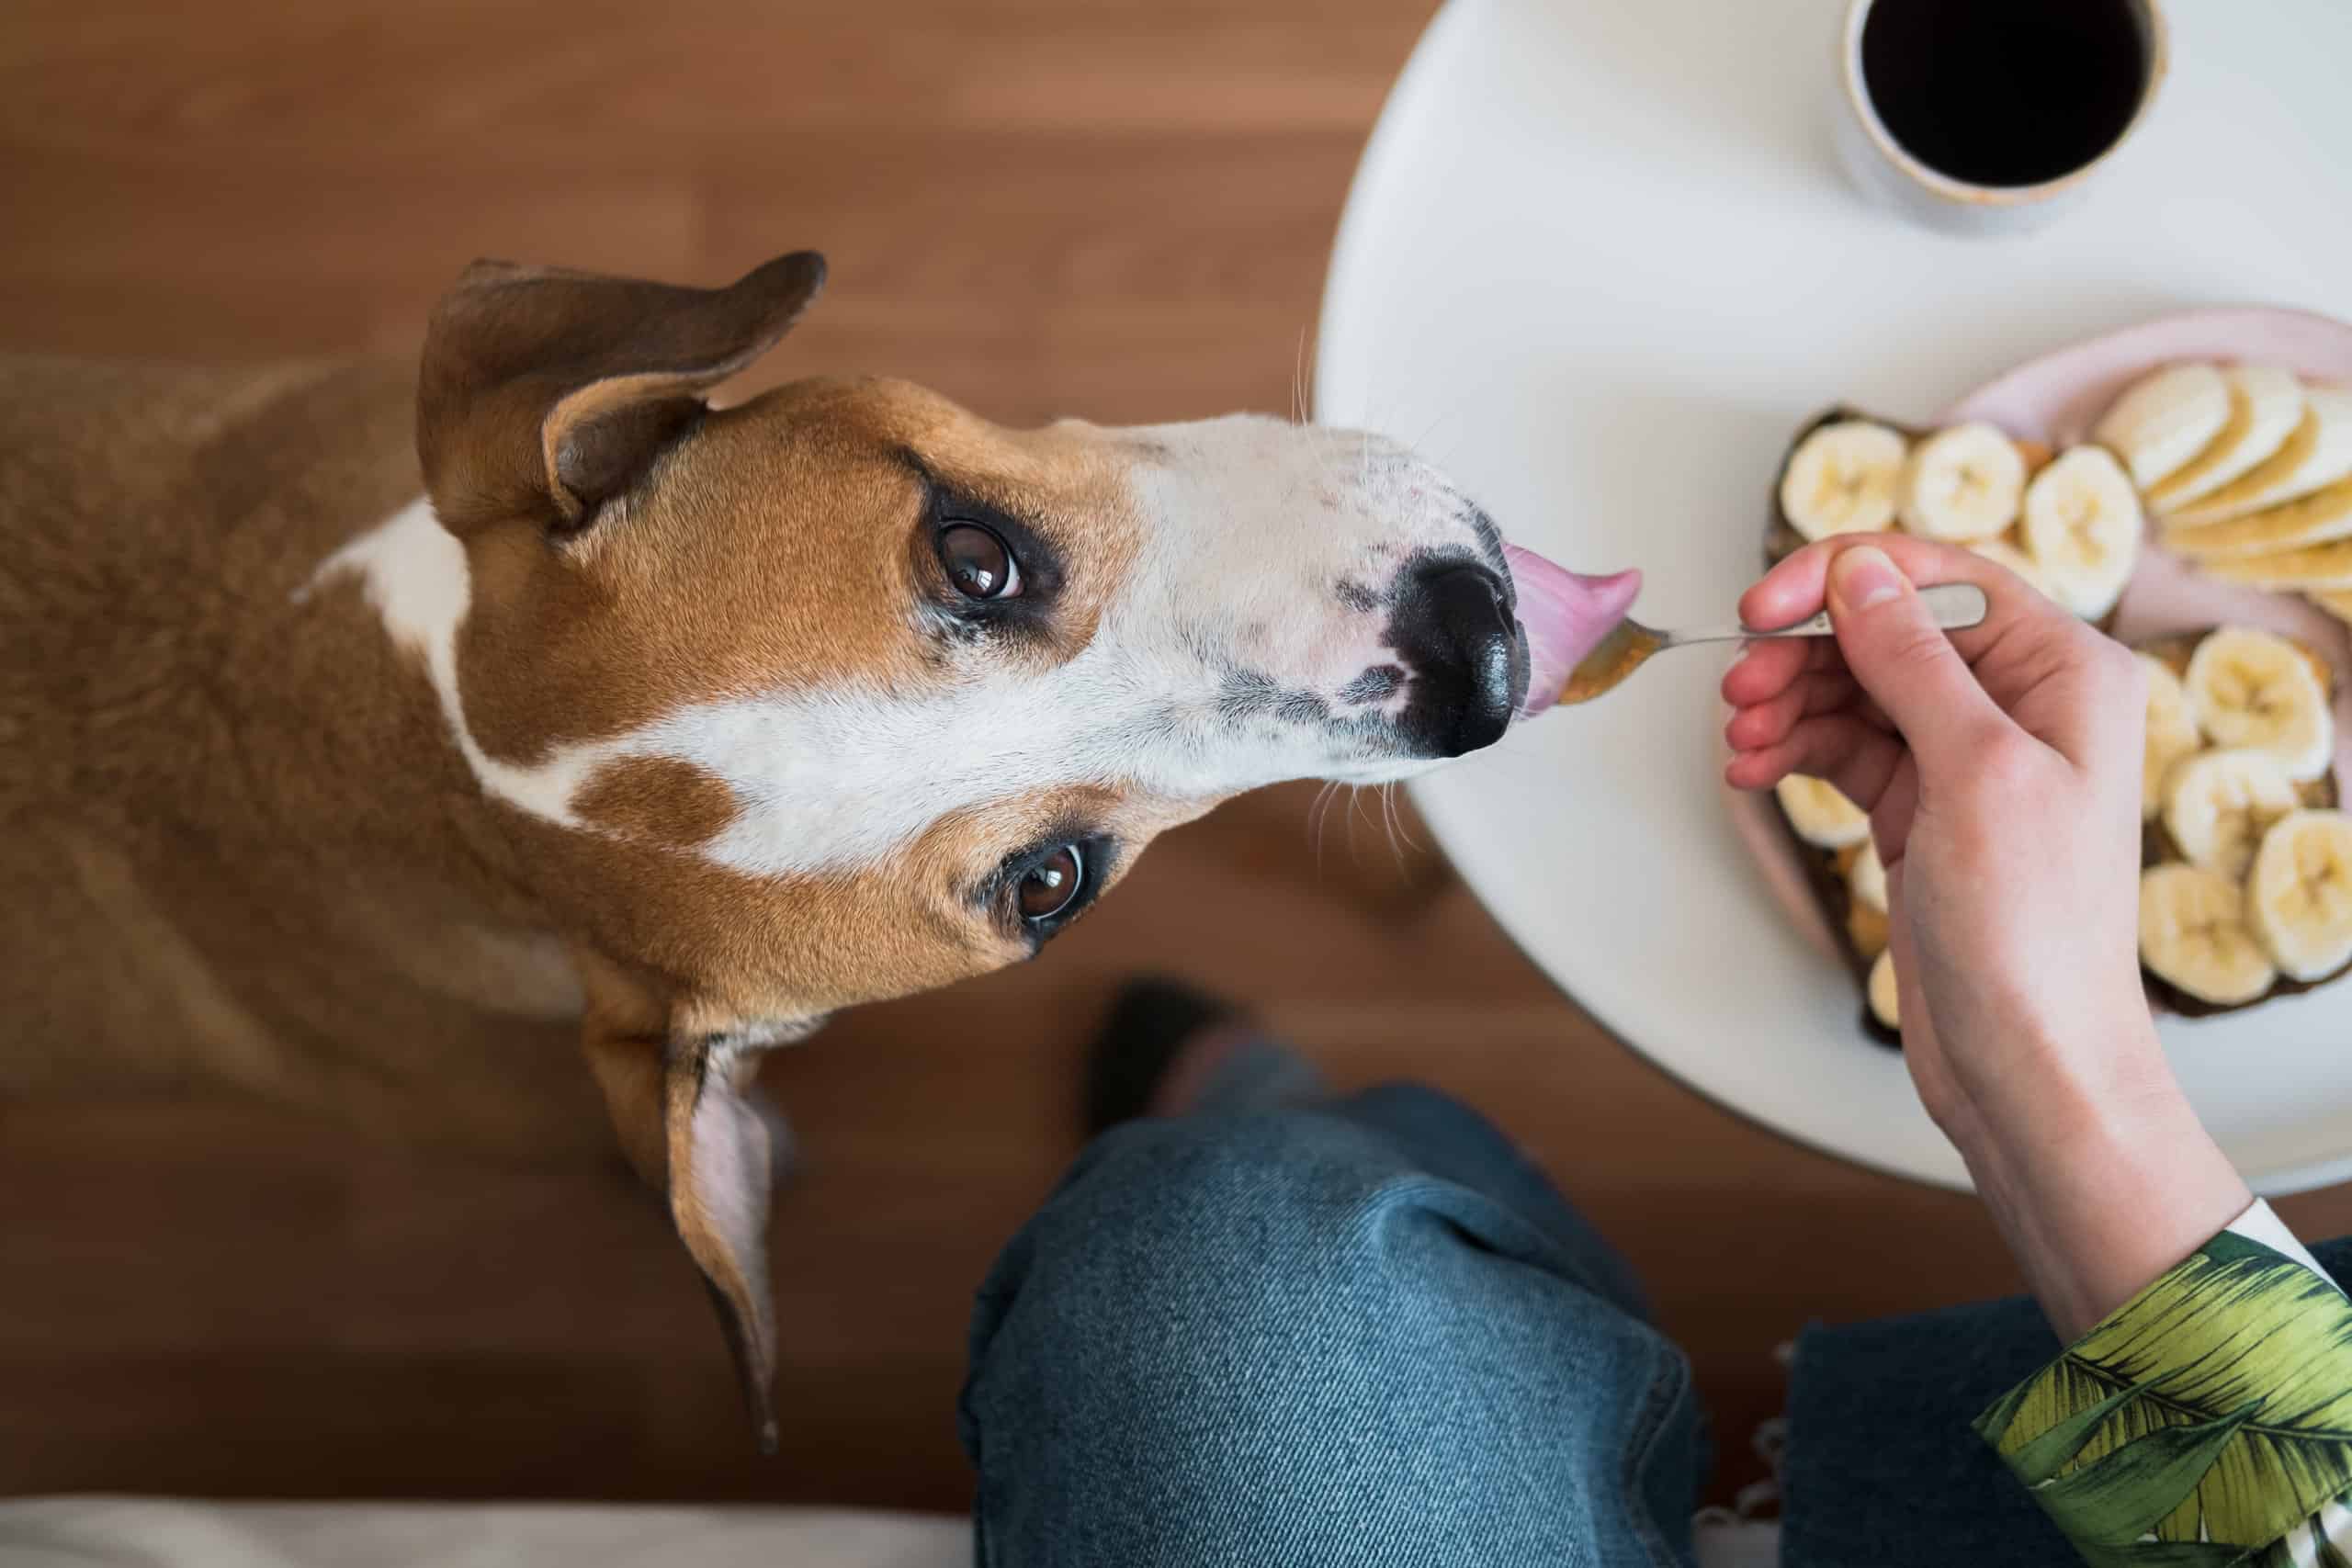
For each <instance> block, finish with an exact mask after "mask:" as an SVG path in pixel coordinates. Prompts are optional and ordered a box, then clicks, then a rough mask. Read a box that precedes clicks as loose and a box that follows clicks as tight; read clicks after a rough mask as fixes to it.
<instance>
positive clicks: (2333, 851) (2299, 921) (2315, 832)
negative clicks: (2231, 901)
mask: <svg viewBox="0 0 2352 1568" xmlns="http://www.w3.org/2000/svg"><path fill="white" fill-rule="evenodd" d="M2245 902H2246V916H2247V919H2248V920H2249V921H2250V922H2251V924H2252V925H2253V927H2254V932H2255V934H2256V936H2257V937H2259V938H2260V939H2261V941H2262V946H2263V950H2264V951H2265V952H2266V953H2268V954H2269V955H2270V959H2271V961H2272V962H2273V963H2275V964H2278V968H2279V969H2280V971H2281V972H2283V973H2284V974H2285V975H2286V976H2288V977H2289V978H2290V979H2295V980H2303V981H2311V980H2324V979H2326V978H2327V977H2328V976H2331V975H2333V974H2335V972H2336V971H2337V970H2339V969H2341V968H2343V967H2344V966H2345V965H2346V964H2352V816H2347V815H2346V814H2345V813H2344V812H2341V811H2290V812H2289V813H2288V814H2287V815H2286V816H2284V817H2281V818H2279V819H2278V821H2277V822H2275V823H2273V824H2272V825H2271V828H2270V831H2269V832H2267V833H2266V834H2264V835H2263V837H2262V848H2261V850H2260V852H2258V853H2256V855H2255V857H2254V872H2253V874H2252V875H2251V876H2249V877H2248V878H2247V880H2246V887H2245Z"/></svg>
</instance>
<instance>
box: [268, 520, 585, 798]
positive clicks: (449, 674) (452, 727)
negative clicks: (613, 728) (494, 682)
mask: <svg viewBox="0 0 2352 1568" xmlns="http://www.w3.org/2000/svg"><path fill="white" fill-rule="evenodd" d="M350 573H356V574H357V575H358V577H359V579H360V581H361V582H362V583H363V585H364V588H365V592H366V593H367V595H368V604H372V605H374V606H375V609H376V613H377V615H379V616H381V617H382V619H383V623H384V631H385V633H386V635H388V636H389V637H390V638H391V639H392V642H393V644H394V646H396V647H399V648H404V649H408V650H409V651H411V652H413V653H414V654H416V655H417V656H418V657H420V658H422V659H423V660H424V668H425V672H426V673H427V674H428V675H430V676H431V677H432V680H433V690H434V692H435V694H436V695H438V696H439V698H440V699H441V716H442V717H443V718H444V719H446V720H447V721H448V725H449V733H450V736H451V738H452V739H455V740H456V741H457V743H458V750H459V751H461V752H463V753H464V755H465V759H466V765H467V766H468V767H469V768H471V769H472V770H473V774H474V777H475V778H476V779H477V780H479V781H480V782H481V786H482V788H483V789H484V790H485V791H486V792H488V793H489V794H492V795H496V796H498V797H499V798H500V799H501V800H504V801H507V802H509V803H511V804H513V805H515V806H518V807H522V808H523V809H524V810H526V811H527V812H529V813H531V814H532V815H533V816H535V817H543V818H547V819H548V821H550V822H557V823H560V824H562V825H563V826H565V827H567V828H576V827H578V826H579V825H580V819H579V818H577V817H576V816H574V815H573V814H572V811H571V795H572V792H573V791H574V790H576V789H578V788H579V787H580V784H581V783H582V780H584V779H585V778H586V777H587V776H588V769H589V768H591V767H593V766H594V759H591V758H586V757H584V756H581V755H578V754H576V753H570V752H566V753H559V754H558V755H556V756H554V757H551V758H549V759H548V761H547V762H545V763H544V764H542V765H540V766H538V767H533V768H525V767H516V766H515V764H513V763H511V762H502V761H499V760H498V759H497V758H495V757H492V756H491V755H490V754H489V753H488V752H486V751H484V750H482V749H481V746H480V745H478V744H477V743H476V742H475V740H474V738H473V732H472V731H470V730H469V729H468V728H466V710H465V704H464V702H463V701H462V700H461V699H460V698H459V696H458V627H459V626H462V625H464V624H465V619H466V611H467V610H468V609H469V607H470V606H471V605H472V603H473V577H472V574H471V572H470V571H469V570H468V569H467V566H466V547H464V546H463V545H461V544H459V543H458V538H457V536H456V535H454V534H452V533H450V532H449V530H447V528H444V527H443V526H441V521H440V519H439V518H437V517H435V515H434V514H433V503H432V502H429V501H425V500H423V499H419V500H417V501H413V502H410V503H409V504H408V505H406V506H404V507H402V508H401V509H400V510H399V511H398V512H395V513H392V515H391V516H390V518H389V519H388V520H386V521H385V522H383V523H381V524H379V525H377V526H376V527H374V528H371V529H369V530H368V532H367V533H365V534H362V535H360V536H359V537H357V538H356V539H354V540H352V541H351V542H350V543H349V544H347V545H345V546H344V547H343V548H341V549H339V550H337V551H336V552H335V553H334V554H333V555H331V556H329V557H328V558H326V559H325V560H323V561H322V562H321V563H320V564H319V569H318V570H317V571H316V572H315V573H314V574H312V576H311V582H310V584H309V585H308V586H306V587H305V588H304V590H303V592H304V593H305V594H306V595H307V594H308V593H309V592H310V591H311V588H315V587H317V586H318V585H320V584H322V583H325V582H328V581H333V580H334V579H335V578H337V577H341V576H344V575H346V574H350ZM583 750H584V749H583Z"/></svg>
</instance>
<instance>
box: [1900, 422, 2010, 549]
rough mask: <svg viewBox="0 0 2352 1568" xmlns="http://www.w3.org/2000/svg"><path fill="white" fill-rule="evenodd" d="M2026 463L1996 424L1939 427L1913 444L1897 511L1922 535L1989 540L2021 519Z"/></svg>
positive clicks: (1905, 521) (1954, 540)
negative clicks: (1940, 428) (1943, 428)
mask: <svg viewBox="0 0 2352 1568" xmlns="http://www.w3.org/2000/svg"><path fill="white" fill-rule="evenodd" d="M2025 468H2026V464H2025V454H2024V453H2022V452H2020V451H2018V445H2017V443H2016V442H2014V441H2012V440H2010V439H2009V438H2008V436H2007V434H2005V433H2004V432H2003V431H2001V430H2000V429H1998V428H1997V427H1996V426H1994V425H1990V424H1985V423H1982V422H1978V423H1971V424H1955V425H1953V426H1951V428H1950V429H1947V430H1939V431H1937V432H1936V433H1935V434H1933V435H1930V436H1928V438H1927V439H1926V440H1925V441H1922V442H1920V443H1919V445H1918V446H1915V447H1913V448H1912V449H1911V460H1910V462H1909V464H1908V465H1907V466H1906V467H1905V470H1904V475H1903V499H1902V504H1901V505H1900V506H1899V507H1898V508H1897V515H1898V516H1899V517H1900V518H1901V520H1902V523H1903V526H1904V528H1905V530H1907V531H1908V532H1910V533H1914V534H1917V535H1918V536H1920V537H1922V538H1927V539H1944V540H1948V541H1951V542H1955V543H1958V542H1963V541H1966V540H1970V539H1989V538H1991V537H1993V536H1995V535H1996V534H2001V533H2005V532H2007V529H2008V526H2009V525H2010V524H2011V523H2014V522H2016V521H2017V515H2018V503H2019V502H2021V501H2022V500H2023V498H2024V496H2025Z"/></svg>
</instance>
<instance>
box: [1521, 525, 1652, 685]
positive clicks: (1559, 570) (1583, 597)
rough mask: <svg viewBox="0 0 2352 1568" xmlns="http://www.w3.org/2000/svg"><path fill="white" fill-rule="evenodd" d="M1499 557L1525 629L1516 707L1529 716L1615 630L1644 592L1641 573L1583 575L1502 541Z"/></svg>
mask: <svg viewBox="0 0 2352 1568" xmlns="http://www.w3.org/2000/svg"><path fill="white" fill-rule="evenodd" d="M1503 558H1504V559H1505V560H1507V561H1509V562H1510V578H1511V581H1512V583H1513V584H1514V585H1515V586H1516V587H1517V588H1518V590H1519V622H1520V625H1521V626H1524V627H1526V628H1527V700H1526V701H1525V702H1523V703H1521V705H1520V709H1519V711H1520V712H1521V714H1522V715H1525V716H1528V717H1531V718H1532V717H1533V716H1535V715H1537V714H1539V713H1542V712H1543V711H1544V709H1545V708H1548V707H1550V706H1551V705H1553V704H1554V703H1555V702H1558V701H1559V700H1560V689H1561V688H1562V687H1563V686H1566V684H1567V683H1568V671H1572V670H1574V669H1575V668H1576V667H1577V663H1578V661H1579V660H1582V659H1583V658H1584V656H1585V655H1586V654H1588V653H1590V652H1591V651H1592V650H1593V649H1595V648H1597V647H1599V646H1600V639H1601V638H1602V637H1607V636H1608V635H1609V634H1610V633H1611V632H1612V631H1614V630H1616V629H1617V623H1618V622H1620V621H1622V620H1623V619H1624V618H1625V612H1626V611H1627V610H1629V609H1631V608H1633V604H1634V594H1636V593H1639V592H1641V591H1642V574H1641V573H1640V572H1638V571H1621V572H1619V573H1617V574H1616V575H1615V576H1614V577H1584V576H1580V575H1578V574H1577V573H1576V572H1573V571H1570V570H1567V568H1566V567H1562V566H1555V565H1553V564H1552V563H1551V562H1550V561H1548V560H1545V559H1544V558H1543V557H1542V556H1539V555H1537V554H1536V553H1535V552H1534V551H1533V550H1522V549H1521V548H1520V547H1518V546H1517V545H1505V546H1504V547H1503Z"/></svg>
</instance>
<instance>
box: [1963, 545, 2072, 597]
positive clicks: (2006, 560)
mask: <svg viewBox="0 0 2352 1568" xmlns="http://www.w3.org/2000/svg"><path fill="white" fill-rule="evenodd" d="M1968 547H1969V548H1970V549H1971V550H1973V551H1974V552H1975V553H1976V554H1978V555H1980V556H1983V557H1984V558H1985V559H1986V560H1989V561H1994V562H1996V563H1997V564H1999V565H2001V566H2005V567H2007V568H2008V570H2011V571H2013V572H2015V573H2016V574H2017V575H2018V577H2020V578H2023V579H2024V580H2025V585H2026V586H2027V587H2028V588H2030V589H2032V590H2033V591H2034V592H2036V593H2039V594H2041V596H2042V597H2043V598H2044V599H2054V598H2056V597H2057V595H2056V594H2054V593H2052V592H2050V579H2049V578H2048V577H2047V576H2045V575H2044V574H2043V572H2042V570H2041V563H2040V562H2038V561H2036V560H2035V559H2034V558H2032V557H2031V556H2030V555H2028V554H2026V553H2025V552H2024V551H2023V550H2021V549H2019V548H2018V547H2017V546H2015V545H2013V544H2011V543H2010V542H2009V539H2008V536H2007V535H2003V536H2000V537H1999V538H1994V539H1976V540H1973V541H1972V542H1971V543H1970V544H1969V546H1968Z"/></svg>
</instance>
